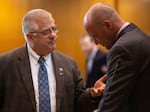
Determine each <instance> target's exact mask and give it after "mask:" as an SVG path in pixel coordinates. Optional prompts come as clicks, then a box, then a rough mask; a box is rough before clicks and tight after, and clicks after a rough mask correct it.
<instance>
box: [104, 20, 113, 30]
mask: <svg viewBox="0 0 150 112" xmlns="http://www.w3.org/2000/svg"><path fill="white" fill-rule="evenodd" d="M104 25H105V28H106V29H107V30H112V23H111V21H109V20H105V21H104Z"/></svg>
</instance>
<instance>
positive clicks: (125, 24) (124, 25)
mask: <svg viewBox="0 0 150 112" xmlns="http://www.w3.org/2000/svg"><path fill="white" fill-rule="evenodd" d="M129 24H130V23H129V22H126V23H124V24H123V25H122V26H121V28H120V29H119V31H118V33H117V36H116V37H118V35H119V33H120V32H121V31H122V30H123V29H124V28H125V27H127V26H128V25H129Z"/></svg>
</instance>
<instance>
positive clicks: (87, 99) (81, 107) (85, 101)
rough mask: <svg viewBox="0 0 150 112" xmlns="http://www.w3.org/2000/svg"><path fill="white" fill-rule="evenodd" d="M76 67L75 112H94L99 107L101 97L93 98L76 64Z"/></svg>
mask: <svg viewBox="0 0 150 112" xmlns="http://www.w3.org/2000/svg"><path fill="white" fill-rule="evenodd" d="M74 65H75V69H74V71H73V72H74V73H73V74H74V82H75V112H84V111H85V112H92V111H93V110H94V109H96V108H97V106H98V102H99V97H98V98H92V97H91V95H90V91H89V90H86V88H85V85H84V82H83V79H82V77H81V74H80V72H79V70H78V68H77V66H76V64H75V63H74Z"/></svg>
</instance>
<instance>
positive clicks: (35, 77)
mask: <svg viewBox="0 0 150 112" xmlns="http://www.w3.org/2000/svg"><path fill="white" fill-rule="evenodd" d="M22 29H23V33H24V38H25V40H26V45H24V46H21V47H20V48H16V49H15V50H12V51H9V52H7V53H4V54H1V55H0V112H80V111H82V109H83V110H84V111H86V112H91V111H92V110H93V109H95V108H97V106H96V105H98V100H97V99H95V97H98V96H100V95H101V94H102V91H103V90H104V87H105V84H104V83H103V81H105V78H102V79H101V80H99V81H98V82H97V84H95V87H94V88H89V89H88V90H86V89H85V87H84V86H83V80H82V78H81V74H80V72H79V70H78V68H77V66H76V63H75V61H74V60H73V59H72V58H71V57H69V56H66V55H64V54H62V53H60V52H58V51H55V48H56V40H57V32H58V29H57V27H56V25H55V21H54V19H53V17H52V15H51V14H50V13H49V12H47V11H46V10H43V9H34V10H31V11H29V12H28V13H27V14H26V15H25V16H24V18H23V21H22ZM99 84H100V85H101V87H100V88H99V86H97V85H99ZM82 112H83V111H82Z"/></svg>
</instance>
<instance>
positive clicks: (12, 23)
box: [0, 0, 150, 77]
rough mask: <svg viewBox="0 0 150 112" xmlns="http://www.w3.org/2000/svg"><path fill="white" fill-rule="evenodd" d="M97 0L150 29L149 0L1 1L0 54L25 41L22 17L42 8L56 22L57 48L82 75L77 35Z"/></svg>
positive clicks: (80, 52)
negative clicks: (49, 13)
mask: <svg viewBox="0 0 150 112" xmlns="http://www.w3.org/2000/svg"><path fill="white" fill-rule="evenodd" d="M99 1H102V2H105V1H106V3H109V4H110V5H112V6H114V7H115V8H117V9H118V10H119V13H120V14H121V16H123V18H124V19H125V20H127V21H130V22H132V21H133V22H134V23H136V24H137V25H139V26H140V27H141V28H142V29H143V30H144V31H146V32H150V22H149V21H148V20H149V19H150V15H149V13H148V10H149V9H150V8H149V7H148V5H147V4H149V2H148V3H146V1H149V0H3V1H1V4H0V53H2V52H5V51H8V50H10V49H12V48H15V47H18V46H20V45H22V44H24V43H25V41H24V39H23V35H22V31H21V20H22V16H23V15H24V14H25V13H26V12H27V11H28V10H30V9H33V8H43V9H46V10H48V11H50V12H51V13H52V14H53V16H54V18H55V20H56V24H57V25H58V28H59V33H58V41H57V50H59V51H62V52H64V53H66V54H68V55H70V56H72V57H73V58H75V60H76V61H77V64H78V66H79V68H80V70H81V72H82V74H85V70H84V68H85V67H84V65H85V62H84V61H85V57H84V54H83V53H82V51H81V49H80V46H79V37H80V36H81V35H82V34H83V33H84V32H85V31H84V27H83V17H84V14H85V12H86V11H87V10H88V8H89V7H90V6H91V5H92V4H93V3H95V2H99ZM131 1H132V2H131ZM142 1H143V2H142ZM144 1H145V2H144ZM149 6H150V4H149ZM100 48H102V49H103V50H105V49H104V48H103V47H101V46H100ZM83 77H85V76H84V75H83Z"/></svg>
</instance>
